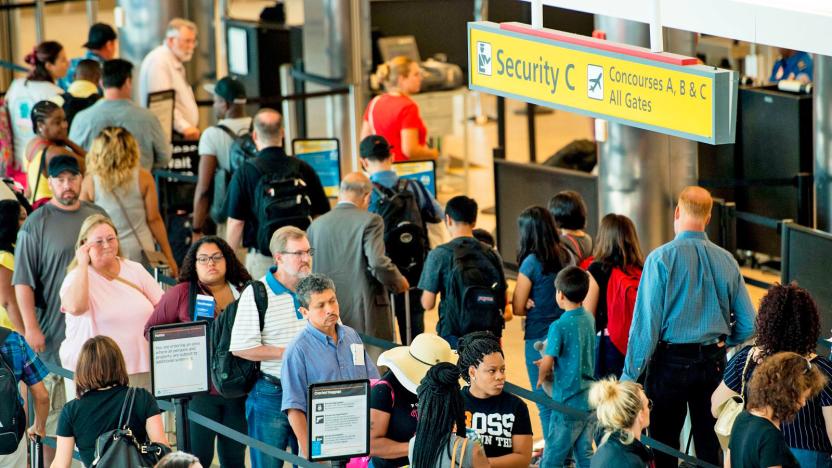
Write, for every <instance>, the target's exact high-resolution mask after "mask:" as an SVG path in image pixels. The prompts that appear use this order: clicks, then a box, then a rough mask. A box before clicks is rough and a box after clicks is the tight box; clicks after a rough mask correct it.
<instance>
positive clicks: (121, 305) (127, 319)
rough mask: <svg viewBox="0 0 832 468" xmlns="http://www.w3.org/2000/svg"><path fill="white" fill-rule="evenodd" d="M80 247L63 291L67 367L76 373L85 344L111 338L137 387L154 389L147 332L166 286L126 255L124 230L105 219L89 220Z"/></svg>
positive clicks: (83, 227)
mask: <svg viewBox="0 0 832 468" xmlns="http://www.w3.org/2000/svg"><path fill="white" fill-rule="evenodd" d="M75 248H76V250H75V259H74V260H73V261H72V263H70V264H69V269H68V272H67V274H66V278H65V279H64V282H63V284H62V285H61V292H60V295H61V312H63V313H64V314H66V338H65V339H64V341H63V343H61V348H60V351H59V352H60V357H61V364H62V365H63V366H64V367H65V368H67V369H69V370H75V366H76V359H78V354H79V351H80V350H81V347H82V346H83V344H84V342H85V341H86V340H87V339H89V338H92V337H94V336H96V335H104V336H109V337H110V338H112V339H113V340H114V341H115V343H116V344H117V345H118V347H119V349H121V352H122V353H123V354H124V359H125V360H126V364H127V373H128V374H129V375H130V381H131V384H132V385H134V386H138V387H144V388H150V348H149V346H148V343H147V340H146V339H145V337H144V334H143V333H142V332H143V331H144V324H145V323H146V322H147V319H149V318H150V315H151V314H152V313H153V308H154V307H155V306H156V304H158V303H159V301H160V300H161V298H162V294H163V291H162V288H161V287H159V284H158V283H157V282H156V281H155V280H154V279H153V277H152V276H150V274H149V273H148V272H147V270H145V268H144V267H143V266H142V265H140V264H139V263H136V262H134V261H131V260H128V259H126V258H123V257H122V256H121V248H120V247H119V240H118V231H117V230H116V227H115V225H114V224H113V222H112V221H111V220H110V218H107V217H106V216H104V215H100V214H95V215H92V216H90V217H88V218H87V219H85V220H84V223H83V224H82V225H81V231H80V233H79V234H78V241H77V242H76V243H75Z"/></svg>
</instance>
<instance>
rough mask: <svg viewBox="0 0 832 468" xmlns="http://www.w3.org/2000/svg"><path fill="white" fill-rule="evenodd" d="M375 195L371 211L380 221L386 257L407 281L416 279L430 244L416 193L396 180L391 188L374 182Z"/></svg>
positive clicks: (400, 180)
mask: <svg viewBox="0 0 832 468" xmlns="http://www.w3.org/2000/svg"><path fill="white" fill-rule="evenodd" d="M373 185H374V188H373V191H374V192H375V193H376V195H377V197H378V201H377V203H375V204H373V206H372V207H371V210H370V211H372V212H373V213H376V214H378V215H379V216H381V218H382V219H383V220H384V247H385V250H386V252H387V256H388V257H390V260H392V261H393V264H394V265H396V267H397V268H398V269H399V271H400V272H401V273H402V275H404V277H405V278H407V281H408V282H409V283H411V284H416V283H418V282H419V277H420V276H421V275H422V268H423V267H424V266H425V258H426V257H427V255H428V250H430V246H429V244H428V237H427V228H426V226H425V223H424V221H423V220H422V212H421V210H420V209H419V203H418V202H417V200H416V195H415V194H414V193H413V192H411V191H410V190H408V186H409V182H408V181H407V180H406V179H399V181H398V183H397V184H396V187H395V189H389V188H387V187H385V186H383V185H381V184H376V183H374V184H373Z"/></svg>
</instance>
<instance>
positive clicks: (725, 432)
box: [714, 348, 754, 450]
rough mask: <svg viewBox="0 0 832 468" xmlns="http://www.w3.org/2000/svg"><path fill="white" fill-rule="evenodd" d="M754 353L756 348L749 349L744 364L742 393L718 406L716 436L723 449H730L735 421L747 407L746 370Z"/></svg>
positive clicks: (715, 426)
mask: <svg viewBox="0 0 832 468" xmlns="http://www.w3.org/2000/svg"><path fill="white" fill-rule="evenodd" d="M752 354H754V348H751V349H749V350H748V356H747V357H746V358H745V365H744V366H742V377H741V382H742V384H741V386H740V394H739V395H734V396H732V397H731V398H728V399H727V400H725V401H723V402H722V403H720V405H719V408H717V413H718V414H719V415H718V416H717V418H716V424H714V432H716V437H717V439H719V445H721V446H722V450H728V443H729V442H730V441H731V429H733V427H734V421H735V420H736V419H737V416H739V415H740V413H742V411H743V409H745V397H744V396H743V394H744V393H745V371H746V370H747V369H748V362H749V361H751V355H752Z"/></svg>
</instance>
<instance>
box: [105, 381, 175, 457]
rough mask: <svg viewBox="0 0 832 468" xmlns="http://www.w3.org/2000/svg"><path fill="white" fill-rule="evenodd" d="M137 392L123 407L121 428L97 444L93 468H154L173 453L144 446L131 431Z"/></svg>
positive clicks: (132, 391) (127, 397)
mask: <svg viewBox="0 0 832 468" xmlns="http://www.w3.org/2000/svg"><path fill="white" fill-rule="evenodd" d="M135 399H136V389H135V388H132V387H131V388H128V389H127V394H126V395H125V396H124V403H122V404H121V414H120V415H119V418H118V427H117V428H116V429H114V430H112V431H107V432H105V433H104V434H102V435H101V436H99V437H98V440H96V442H95V460H93V462H92V466H93V467H101V468H104V467H116V466H117V467H119V468H153V467H154V466H155V465H156V463H158V462H159V460H160V459H161V458H162V457H164V456H165V455H166V454H168V453H170V451H171V450H170V447H168V446H166V445H164V444H159V443H155V442H150V443H140V442H138V441H137V440H136V438H135V436H134V435H133V431H132V430H130V427H129V424H128V423H129V422H130V415H131V414H132V413H133V402H134V400H135Z"/></svg>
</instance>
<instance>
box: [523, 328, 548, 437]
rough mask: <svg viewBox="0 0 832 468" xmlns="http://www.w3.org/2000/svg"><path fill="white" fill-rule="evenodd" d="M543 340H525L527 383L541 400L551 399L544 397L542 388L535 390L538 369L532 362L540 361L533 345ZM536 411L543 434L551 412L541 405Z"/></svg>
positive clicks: (538, 353)
mask: <svg viewBox="0 0 832 468" xmlns="http://www.w3.org/2000/svg"><path fill="white" fill-rule="evenodd" d="M543 339H545V338H543ZM543 339H541V340H537V339H532V340H526V372H527V373H528V374H529V382H530V383H531V384H532V386H531V389H532V391H534V393H536V394H538V395H540V396H541V397H542V398H551V397H549V396H548V395H546V393H545V392H544V391H543V387H540V388H535V386H536V385H537V376H538V374H539V373H540V369H538V368H537V366H536V365H534V361H537V360H538V359H540V352H539V351H538V350H536V349H534V343H535V342H536V341H542V340H543ZM537 410H538V411H539V413H540V426H541V427H542V428H543V432H546V428H548V427H549V418H550V417H551V415H552V410H551V409H550V408H548V407H546V406H543V405H541V404H538V405H537Z"/></svg>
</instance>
